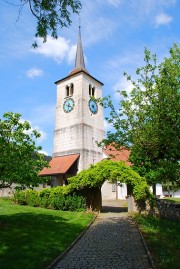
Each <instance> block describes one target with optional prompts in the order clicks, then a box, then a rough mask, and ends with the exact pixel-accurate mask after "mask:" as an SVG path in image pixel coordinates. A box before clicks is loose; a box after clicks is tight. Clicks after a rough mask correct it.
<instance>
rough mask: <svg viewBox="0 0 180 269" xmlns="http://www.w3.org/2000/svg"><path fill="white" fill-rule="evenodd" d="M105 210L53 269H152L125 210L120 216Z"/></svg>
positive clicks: (107, 207) (122, 209)
mask: <svg viewBox="0 0 180 269" xmlns="http://www.w3.org/2000/svg"><path fill="white" fill-rule="evenodd" d="M111 206H112V204H111ZM104 208H105V210H106V212H105V213H100V214H99V215H98V217H97V218H96V220H95V222H94V223H93V224H92V225H91V226H90V228H89V229H88V230H87V231H86V233H85V234H84V235H83V236H82V237H81V239H80V240H79V241H78V242H77V243H76V244H75V245H74V246H73V248H72V249H70V251H69V252H68V253H67V254H66V255H65V256H64V257H63V258H62V259H61V260H60V261H59V262H58V263H57V264H56V266H54V267H53V269H96V268H97V269H116V268H117V269H150V268H152V267H151V265H150V263H149V260H148V256H147V253H146V251H145V248H144V245H143V243H142V239H141V236H140V234H139V231H138V229H137V227H136V226H135V224H134V222H133V221H132V220H131V219H130V218H129V217H128V215H127V213H125V212H123V211H125V208H124V207H120V209H119V210H120V211H121V213H117V212H111V213H108V211H109V210H110V207H109V206H108V204H106V205H105V207H104ZM113 208H114V209H118V208H117V207H113ZM111 211H117V210H111Z"/></svg>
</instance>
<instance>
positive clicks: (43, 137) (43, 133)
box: [20, 118, 47, 142]
mask: <svg viewBox="0 0 180 269" xmlns="http://www.w3.org/2000/svg"><path fill="white" fill-rule="evenodd" d="M25 121H27V122H29V124H30V126H31V128H30V129H29V130H27V131H24V133H25V134H28V135H31V134H32V131H33V130H36V131H37V132H38V133H40V135H41V136H40V137H39V138H37V141H38V142H41V141H43V140H46V138H47V134H46V132H44V131H43V130H41V128H40V127H39V126H37V125H33V124H32V122H31V121H29V120H24V119H23V118H21V119H20V122H21V123H24V122H25Z"/></svg>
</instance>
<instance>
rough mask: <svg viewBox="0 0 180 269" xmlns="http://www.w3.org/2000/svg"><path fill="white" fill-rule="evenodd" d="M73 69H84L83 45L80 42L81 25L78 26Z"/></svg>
mask: <svg viewBox="0 0 180 269" xmlns="http://www.w3.org/2000/svg"><path fill="white" fill-rule="evenodd" d="M75 69H86V68H85V63H84V54H83V47H82V42H81V26H79V35H78V43H77V51H76V60H75Z"/></svg>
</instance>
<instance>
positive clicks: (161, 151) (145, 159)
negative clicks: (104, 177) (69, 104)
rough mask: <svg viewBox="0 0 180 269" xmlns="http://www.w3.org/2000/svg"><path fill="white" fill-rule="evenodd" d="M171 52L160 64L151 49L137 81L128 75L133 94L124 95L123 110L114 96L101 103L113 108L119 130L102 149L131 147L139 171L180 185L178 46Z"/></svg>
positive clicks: (112, 116)
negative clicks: (111, 145) (108, 145)
mask: <svg viewBox="0 0 180 269" xmlns="http://www.w3.org/2000/svg"><path fill="white" fill-rule="evenodd" d="M169 53H170V56H169V57H167V58H165V59H164V60H163V62H162V63H160V64H157V59H156V55H154V54H152V53H151V52H150V51H149V50H147V49H145V55H144V61H145V65H144V66H143V67H141V68H138V69H137V70H136V75H137V78H136V79H133V78H132V77H131V76H130V75H128V74H127V73H124V75H125V77H126V79H127V80H128V81H130V82H131V83H132V90H131V92H130V93H128V92H127V91H125V90H120V91H118V92H119V94H120V101H119V107H118V109H117V108H116V107H115V106H114V104H113V101H112V99H111V97H110V96H108V97H105V98H104V99H103V100H101V101H100V102H101V104H102V105H103V106H104V107H105V108H110V114H109V116H108V117H107V118H106V120H107V121H108V123H110V124H111V125H112V126H113V128H114V131H111V132H108V133H107V138H106V139H105V140H104V141H103V142H102V144H105V145H107V144H112V143H113V144H114V146H116V147H120V146H125V147H128V148H130V150H131V154H130V161H131V162H132V164H133V169H134V170H135V171H137V172H138V173H139V174H140V175H141V176H145V177H146V179H147V180H148V182H149V183H151V184H152V183H157V182H159V183H163V182H167V181H170V182H171V183H173V182H174V183H177V182H178V184H179V185H180V178H179V160H180V143H179V141H180V140H179V138H180V137H179V135H180V130H179V127H180V125H179V123H180V47H179V46H178V45H176V44H174V45H173V47H172V48H171V49H170V50H169Z"/></svg>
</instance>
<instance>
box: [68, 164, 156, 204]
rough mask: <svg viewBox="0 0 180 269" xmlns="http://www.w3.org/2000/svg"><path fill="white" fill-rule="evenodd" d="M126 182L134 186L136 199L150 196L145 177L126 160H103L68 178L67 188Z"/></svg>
mask: <svg viewBox="0 0 180 269" xmlns="http://www.w3.org/2000/svg"><path fill="white" fill-rule="evenodd" d="M106 180H108V181H109V182H117V181H118V182H121V183H126V184H128V185H130V186H131V187H132V191H133V195H134V197H135V199H136V200H139V199H146V198H150V197H151V194H150V191H149V186H148V185H147V183H146V181H145V179H144V178H142V177H140V176H139V175H138V174H137V173H136V172H135V171H133V170H132V169H131V168H130V167H129V166H127V165H126V164H125V163H124V162H113V161H111V160H103V161H101V162H99V163H97V164H96V165H92V166H91V167H90V168H89V169H86V170H83V171H82V172H80V173H79V174H78V175H76V176H74V177H71V178H69V179H68V181H69V185H68V186H67V189H69V190H70V191H72V190H80V189H83V188H94V187H98V188H101V186H102V184H103V183H104V181H106Z"/></svg>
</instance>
